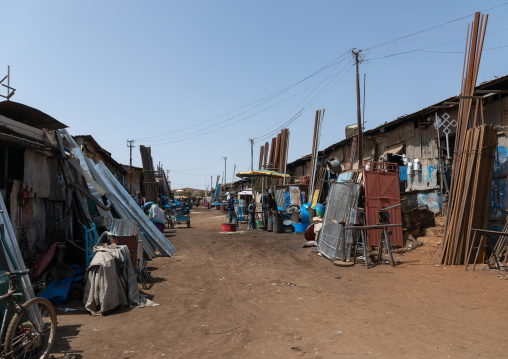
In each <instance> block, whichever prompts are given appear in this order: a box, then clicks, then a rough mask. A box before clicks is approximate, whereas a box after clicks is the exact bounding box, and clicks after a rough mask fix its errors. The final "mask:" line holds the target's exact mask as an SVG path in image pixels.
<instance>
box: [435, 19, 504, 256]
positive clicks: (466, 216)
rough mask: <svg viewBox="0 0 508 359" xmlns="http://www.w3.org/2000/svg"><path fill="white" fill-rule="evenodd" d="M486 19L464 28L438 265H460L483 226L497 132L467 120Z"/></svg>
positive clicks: (486, 214)
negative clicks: (441, 244) (462, 62)
mask: <svg viewBox="0 0 508 359" xmlns="http://www.w3.org/2000/svg"><path fill="white" fill-rule="evenodd" d="M487 20H488V15H486V16H484V15H481V16H480V13H478V12H477V13H476V14H475V18H474V21H473V23H472V24H471V25H470V26H468V34H467V41H466V51H465V55H464V68H463V72H462V83H461V92H460V96H459V112H458V118H457V132H456V134H455V153H454V158H453V167H452V181H451V186H450V193H449V201H448V210H447V218H446V227H445V235H444V238H443V246H442V251H441V263H442V264H464V262H465V261H466V258H467V252H468V250H469V247H470V246H471V243H470V241H471V228H476V229H485V228H486V227H487V221H488V209H489V194H490V187H491V181H492V173H493V168H494V151H495V146H496V136H497V130H495V129H494V128H493V127H492V126H485V125H484V126H476V116H477V113H475V116H474V117H475V118H474V120H470V115H471V105H472V100H473V98H474V97H473V94H474V89H475V85H476V79H477V77H478V70H479V67H480V59H481V55H482V49H483V42H484V39H485V31H486V28H487ZM471 127H473V128H471Z"/></svg>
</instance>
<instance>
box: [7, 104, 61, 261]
mask: <svg viewBox="0 0 508 359" xmlns="http://www.w3.org/2000/svg"><path fill="white" fill-rule="evenodd" d="M65 127H67V126H66V125H64V124H62V123H60V122H58V121H57V120H55V119H54V118H52V117H51V116H49V115H47V114H45V113H43V112H41V111H39V110H37V109H34V108H31V107H29V106H26V105H23V104H20V103H16V102H13V101H4V102H0V139H1V141H0V168H1V170H0V173H1V175H0V191H1V193H2V196H3V198H4V199H5V202H6V207H7V209H8V212H9V216H10V219H11V222H12V226H13V230H14V234H15V235H16V238H17V240H18V243H19V246H20V249H21V253H22V255H23V258H25V259H31V258H33V257H34V255H35V254H36V252H37V251H38V250H43V249H45V248H46V245H47V242H48V240H49V239H50V238H51V239H52V240H54V241H57V240H59V239H62V240H63V239H64V238H66V233H65V230H66V228H67V227H66V226H65V225H64V221H65V217H64V210H63V209H64V202H65V200H66V193H65V185H64V181H63V177H62V175H61V172H60V169H59V167H58V162H57V159H56V158H55V155H56V154H58V152H56V142H55V139H54V135H53V134H52V133H50V132H49V131H50V130H57V129H62V128H65Z"/></svg>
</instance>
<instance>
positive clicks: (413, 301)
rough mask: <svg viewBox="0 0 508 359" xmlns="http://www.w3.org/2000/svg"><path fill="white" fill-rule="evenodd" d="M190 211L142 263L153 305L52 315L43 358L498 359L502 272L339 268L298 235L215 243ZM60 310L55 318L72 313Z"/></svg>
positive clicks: (211, 222)
mask: <svg viewBox="0 0 508 359" xmlns="http://www.w3.org/2000/svg"><path fill="white" fill-rule="evenodd" d="M224 218H225V217H224V216H223V215H220V216H219V215H218V214H216V213H215V212H214V211H210V212H209V211H206V210H205V209H202V208H199V210H198V211H194V213H192V227H191V228H183V227H182V228H177V229H176V233H172V234H168V235H167V237H168V238H169V240H170V241H171V242H172V243H173V244H174V245H175V247H176V248H177V252H176V253H175V255H174V256H173V257H171V258H157V259H155V260H154V261H152V262H151V263H150V268H149V269H150V270H151V271H152V275H153V276H154V278H155V281H156V283H155V285H154V286H153V288H152V289H150V290H148V291H146V292H147V293H149V294H151V295H153V300H154V301H155V302H156V303H158V304H159V306H156V307H150V308H138V309H117V310H114V311H112V312H111V313H110V314H109V315H106V316H102V317H100V316H99V317H96V316H90V315H89V314H88V313H87V312H86V311H72V312H64V311H62V310H57V313H58V315H59V317H58V331H59V332H58V339H57V343H56V345H55V347H54V351H53V355H54V358H97V359H99V358H110V359H112V358H142V359H151V358H168V357H171V358H299V357H303V358H371V357H372V358H506V357H508V348H507V347H506V344H507V343H506V342H507V339H508V335H507V330H508V307H507V305H506V302H507V301H508V289H507V286H508V281H507V277H506V275H505V274H504V273H506V272H501V273H499V272H496V271H489V270H486V269H484V270H482V271H481V272H475V273H473V272H471V271H468V272H465V271H464V267H448V266H446V267H438V266H436V265H435V263H436V262H435V259H434V256H435V255H436V254H435V250H436V248H435V247H432V246H423V247H418V248H417V249H416V250H415V251H412V252H407V253H404V254H397V255H396V256H395V257H396V258H398V259H399V260H400V261H401V262H402V263H401V264H399V265H398V266H397V267H395V268H392V267H390V266H389V265H379V266H377V267H374V268H370V269H368V270H367V269H366V268H365V266H363V265H358V264H357V265H356V266H355V267H349V268H340V267H336V266H333V265H332V264H331V263H330V262H329V261H328V260H327V259H325V258H323V257H319V256H318V255H316V254H315V253H312V252H311V249H310V248H302V245H303V244H304V242H305V240H304V238H303V235H298V234H277V235H274V234H271V233H269V232H262V231H258V230H249V231H247V230H246V225H244V226H243V228H242V231H243V232H240V233H236V234H233V235H226V234H222V233H219V231H220V223H222V222H223V221H224ZM80 306H82V303H79V302H78V303H69V304H67V305H64V306H57V308H61V309H62V308H66V307H73V308H78V307H80Z"/></svg>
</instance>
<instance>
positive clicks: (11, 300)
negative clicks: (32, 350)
mask: <svg viewBox="0 0 508 359" xmlns="http://www.w3.org/2000/svg"><path fill="white" fill-rule="evenodd" d="M19 282H20V280H19V278H11V279H10V281H9V292H8V293H7V294H6V295H4V296H3V298H1V300H0V302H7V305H6V307H5V311H4V317H3V318H2V327H1V328H0V340H1V343H0V348H1V350H0V358H5V357H6V356H8V355H10V354H12V353H5V350H6V348H5V334H6V328H7V319H8V318H9V316H10V315H9V314H11V313H12V314H14V313H15V314H18V313H23V315H25V316H26V317H27V318H28V320H29V321H30V323H31V324H32V327H33V328H34V329H35V330H36V331H37V333H38V334H41V331H40V329H39V327H40V325H37V323H36V322H34V320H33V319H32V316H31V315H30V313H29V312H28V310H27V309H26V308H25V307H24V306H23V304H21V303H20V302H19V300H18V298H16V296H15V291H16V290H18V283H19ZM11 307H12V308H11Z"/></svg>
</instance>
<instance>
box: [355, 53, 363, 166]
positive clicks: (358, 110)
mask: <svg viewBox="0 0 508 359" xmlns="http://www.w3.org/2000/svg"><path fill="white" fill-rule="evenodd" d="M353 54H354V55H355V64H356V116H357V121H358V168H359V169H360V168H363V133H362V110H361V107H360V72H359V71H358V63H359V60H358V55H359V54H360V50H358V51H353Z"/></svg>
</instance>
